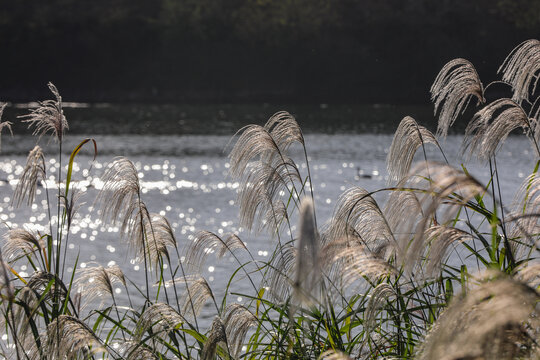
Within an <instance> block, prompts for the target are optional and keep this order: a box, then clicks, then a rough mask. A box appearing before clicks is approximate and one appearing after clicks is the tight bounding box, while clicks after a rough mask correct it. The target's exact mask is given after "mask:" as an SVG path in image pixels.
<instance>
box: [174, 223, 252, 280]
mask: <svg viewBox="0 0 540 360" xmlns="http://www.w3.org/2000/svg"><path fill="white" fill-rule="evenodd" d="M237 249H242V250H246V251H247V248H246V245H245V244H244V242H243V241H242V240H241V239H240V238H239V237H238V236H236V235H234V234H230V235H229V236H227V237H226V238H225V239H223V238H221V237H219V236H218V235H216V234H214V233H213V232H210V231H199V232H198V233H197V234H196V235H195V239H194V240H193V241H192V242H191V243H190V244H189V245H188V247H187V250H186V252H185V254H186V256H185V258H186V262H187V265H188V271H189V272H193V273H200V271H201V269H202V267H203V265H204V263H205V261H206V258H207V257H208V256H209V255H210V254H212V253H214V252H216V251H217V257H218V258H222V257H223V256H225V255H226V254H227V253H232V252H233V251H235V250H237Z"/></svg>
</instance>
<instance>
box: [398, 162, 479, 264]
mask: <svg viewBox="0 0 540 360" xmlns="http://www.w3.org/2000/svg"><path fill="white" fill-rule="evenodd" d="M410 174H411V175H410V176H409V178H408V179H407V181H406V182H403V187H404V188H405V189H416V190H415V191H416V192H417V193H418V194H420V196H419V201H420V204H421V208H422V213H423V217H421V218H420V220H419V221H417V219H418V218H419V217H418V216H409V215H408V218H410V219H412V221H411V220H409V221H404V222H402V224H401V225H400V226H399V227H398V229H397V230H395V231H394V234H395V236H396V240H397V253H398V259H397V260H398V263H400V264H402V265H405V266H406V268H407V269H408V270H409V271H410V270H412V269H413V267H414V266H416V265H418V263H417V261H418V260H419V259H421V254H422V253H423V251H424V249H425V246H426V244H425V237H426V235H425V231H426V228H427V226H428V224H429V223H430V221H432V220H433V219H434V218H435V217H438V218H439V220H438V223H440V224H445V223H446V222H447V221H450V220H451V219H452V218H453V216H454V215H455V212H456V211H457V210H458V209H459V208H460V207H461V206H463V205H465V204H466V203H467V201H469V200H470V199H472V198H473V197H474V196H475V195H478V194H482V193H484V192H485V188H484V187H483V186H482V185H481V184H480V183H479V182H478V181H477V180H476V179H474V178H473V177H472V176H470V175H468V174H466V173H464V172H463V171H461V170H458V169H455V168H453V167H451V166H449V165H447V164H441V163H436V162H421V163H419V164H418V165H417V166H415V167H414V168H413V170H411V172H410ZM443 204H444V209H443V208H442V207H441V205H443ZM443 210H444V211H443ZM416 221H417V222H416Z"/></svg>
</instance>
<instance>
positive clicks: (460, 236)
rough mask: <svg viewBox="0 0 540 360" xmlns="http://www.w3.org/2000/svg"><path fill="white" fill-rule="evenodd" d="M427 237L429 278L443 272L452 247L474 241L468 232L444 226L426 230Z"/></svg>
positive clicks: (427, 270)
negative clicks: (442, 269)
mask: <svg viewBox="0 0 540 360" xmlns="http://www.w3.org/2000/svg"><path fill="white" fill-rule="evenodd" d="M425 236H426V243H427V244H428V246H429V249H428V251H429V253H428V255H427V268H426V272H427V274H428V276H433V275H435V272H438V271H440V270H441V265H442V264H443V263H444V259H445V258H446V256H447V252H448V248H449V247H450V246H452V245H454V244H456V243H462V242H465V241H471V240H473V237H472V235H471V234H469V233H468V232H466V231H463V230H460V229H457V228H454V227H450V226H442V225H435V226H431V227H430V228H428V229H427V230H426V232H425Z"/></svg>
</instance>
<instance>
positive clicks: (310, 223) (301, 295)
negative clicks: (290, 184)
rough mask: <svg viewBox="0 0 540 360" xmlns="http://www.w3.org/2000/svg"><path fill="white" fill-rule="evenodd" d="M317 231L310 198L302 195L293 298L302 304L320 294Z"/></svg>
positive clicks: (312, 300)
mask: <svg viewBox="0 0 540 360" xmlns="http://www.w3.org/2000/svg"><path fill="white" fill-rule="evenodd" d="M319 243H320V240H319V233H318V231H317V227H316V225H315V215H314V210H313V203H312V200H311V198H308V197H304V198H303V199H302V202H301V205H300V231H299V235H298V240H297V255H296V266H295V277H294V283H293V299H294V300H295V301H296V302H298V303H300V304H303V305H313V304H314V303H315V302H317V301H318V299H319V297H320V294H319V291H320V288H319V287H320V280H321V267H320V264H319V247H320V244H319Z"/></svg>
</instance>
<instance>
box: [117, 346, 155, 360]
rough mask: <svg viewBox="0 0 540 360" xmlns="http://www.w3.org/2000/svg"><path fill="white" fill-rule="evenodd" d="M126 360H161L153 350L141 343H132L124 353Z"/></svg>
mask: <svg viewBox="0 0 540 360" xmlns="http://www.w3.org/2000/svg"><path fill="white" fill-rule="evenodd" d="M123 357H124V358H125V359H126V360H160V359H161V358H160V357H158V356H157V355H156V354H155V353H154V352H153V351H152V350H151V348H150V347H149V346H148V345H146V344H145V343H141V342H140V341H130V342H128V343H127V346H126V348H125V350H124V352H123Z"/></svg>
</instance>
